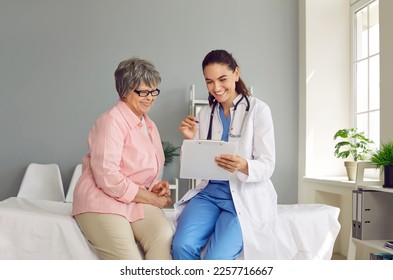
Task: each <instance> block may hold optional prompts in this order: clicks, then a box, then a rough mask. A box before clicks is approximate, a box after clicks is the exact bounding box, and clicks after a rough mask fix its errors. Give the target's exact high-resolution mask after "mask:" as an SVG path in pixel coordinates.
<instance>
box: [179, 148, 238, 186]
mask: <svg viewBox="0 0 393 280" xmlns="http://www.w3.org/2000/svg"><path fill="white" fill-rule="evenodd" d="M237 148H238V142H225V141H214V140H183V144H182V146H181V152H180V178H183V179H208V180H229V177H230V176H231V174H232V173H231V172H229V171H227V170H225V169H223V168H221V167H219V166H218V165H217V164H216V162H215V160H214V158H215V157H217V156H219V155H222V154H235V153H236V152H237Z"/></svg>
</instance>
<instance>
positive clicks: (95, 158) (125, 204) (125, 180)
mask: <svg viewBox="0 0 393 280" xmlns="http://www.w3.org/2000/svg"><path fill="white" fill-rule="evenodd" d="M144 118H145V121H146V126H147V131H148V134H149V136H146V134H145V133H144V132H143V129H142V122H141V120H140V119H139V118H138V117H137V116H136V115H135V114H134V113H133V112H132V111H131V109H130V108H129V107H128V106H127V105H126V104H125V103H124V102H123V101H120V100H119V101H118V102H117V103H116V105H115V106H113V108H112V109H110V110H108V111H107V112H105V113H104V114H102V115H101V116H100V117H99V118H98V119H97V121H96V122H95V124H94V126H93V128H92V129H91V131H90V133H89V137H88V147H89V153H88V154H87V155H86V156H85V157H84V158H83V162H82V175H81V177H80V178H79V180H78V182H77V184H76V186H75V190H74V198H73V209H72V215H73V216H74V215H77V214H80V213H85V212H96V213H112V214H118V215H122V216H124V217H125V218H126V219H128V220H129V221H130V222H133V221H136V220H138V219H142V218H143V207H142V205H141V204H140V203H135V202H133V200H134V198H135V195H136V193H137V192H138V189H139V188H147V189H151V188H152V187H153V186H154V184H155V183H157V182H158V181H159V176H160V174H161V171H162V170H163V166H164V161H165V158H164V151H163V148H162V144H161V138H160V135H159V132H158V129H157V127H156V125H155V124H154V122H153V121H152V120H151V119H150V118H149V117H148V116H147V115H144Z"/></svg>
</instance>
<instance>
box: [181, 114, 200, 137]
mask: <svg viewBox="0 0 393 280" xmlns="http://www.w3.org/2000/svg"><path fill="white" fill-rule="evenodd" d="M196 120H197V119H196V117H194V116H192V115H189V116H187V117H186V118H185V119H184V120H183V121H182V122H181V123H180V125H179V131H180V132H181V133H182V134H183V136H184V138H185V139H194V136H195V133H196V131H197V129H198V124H197V122H196Z"/></svg>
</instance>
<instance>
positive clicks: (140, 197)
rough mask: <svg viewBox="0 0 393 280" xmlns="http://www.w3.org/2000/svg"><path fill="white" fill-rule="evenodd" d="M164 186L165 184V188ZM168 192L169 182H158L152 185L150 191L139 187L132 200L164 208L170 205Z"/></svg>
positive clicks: (170, 200)
mask: <svg viewBox="0 0 393 280" xmlns="http://www.w3.org/2000/svg"><path fill="white" fill-rule="evenodd" d="M167 183H168V182H167ZM165 186H167V188H166V187H165ZM153 190H154V192H153ZM170 194H171V193H170V189H169V184H166V183H165V182H159V183H157V184H156V185H154V186H153V188H152V190H151V191H149V190H147V189H144V188H139V190H138V192H137V194H136V196H135V198H134V200H133V201H134V202H137V203H145V204H151V205H154V206H157V207H159V208H164V207H167V206H170V205H172V199H171V197H170Z"/></svg>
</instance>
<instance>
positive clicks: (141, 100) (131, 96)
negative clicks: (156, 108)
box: [123, 82, 157, 119]
mask: <svg viewBox="0 0 393 280" xmlns="http://www.w3.org/2000/svg"><path fill="white" fill-rule="evenodd" d="M155 89H156V87H148V86H146V85H145V84H144V83H143V82H142V83H141V84H140V85H139V87H138V88H136V90H140V91H144V90H147V91H153V90H155ZM156 99H157V96H152V95H151V94H149V95H148V96H145V97H141V96H139V95H138V94H137V93H136V92H135V91H134V90H130V91H129V92H128V93H127V95H126V96H125V97H123V100H124V102H125V103H126V104H127V106H128V107H129V108H130V109H131V110H132V111H133V112H134V113H135V115H137V116H138V118H139V119H142V116H143V115H144V114H146V113H147V112H149V111H150V109H151V107H153V104H154V101H155V100H156Z"/></svg>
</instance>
